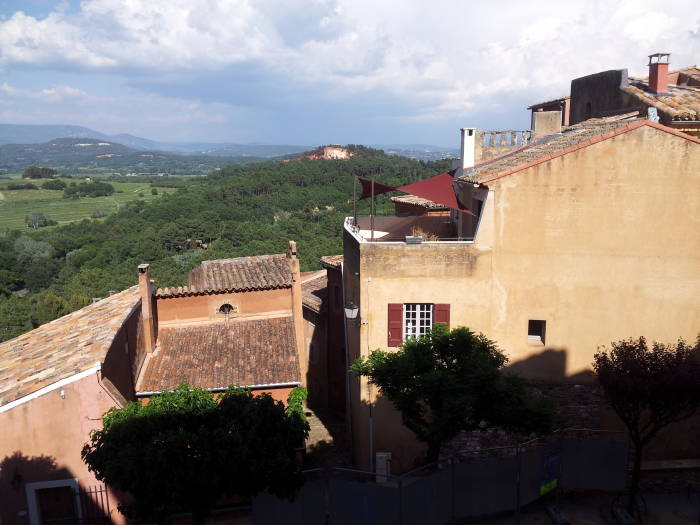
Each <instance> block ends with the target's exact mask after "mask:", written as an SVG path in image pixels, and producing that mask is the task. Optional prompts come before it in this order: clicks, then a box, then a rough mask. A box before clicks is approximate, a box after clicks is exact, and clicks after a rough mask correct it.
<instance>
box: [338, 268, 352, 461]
mask: <svg viewBox="0 0 700 525" xmlns="http://www.w3.org/2000/svg"><path fill="white" fill-rule="evenodd" d="M340 281H341V284H342V285H343V286H342V290H343V307H345V303H346V302H347V297H346V295H345V261H343V262H341V263H340ZM343 332H344V335H345V423H346V427H347V430H346V434H347V436H346V437H347V439H348V442H349V443H350V450H354V447H353V432H352V405H351V403H350V352H349V346H348V319H347V317H345V310H344V309H343Z"/></svg>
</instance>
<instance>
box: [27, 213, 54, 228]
mask: <svg viewBox="0 0 700 525" xmlns="http://www.w3.org/2000/svg"><path fill="white" fill-rule="evenodd" d="M24 221H25V222H26V223H27V226H29V227H30V228H34V229H35V230H36V229H37V228H43V227H44V226H54V225H55V224H58V223H57V222H56V221H52V220H51V219H49V218H47V217H46V216H45V215H44V214H43V213H39V212H36V211H35V212H34V213H30V214H29V215H27V216H25V217H24Z"/></svg>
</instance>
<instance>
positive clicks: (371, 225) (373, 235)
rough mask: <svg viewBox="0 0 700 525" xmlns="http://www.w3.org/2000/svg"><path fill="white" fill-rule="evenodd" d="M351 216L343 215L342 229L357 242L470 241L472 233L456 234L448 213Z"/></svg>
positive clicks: (417, 242)
mask: <svg viewBox="0 0 700 525" xmlns="http://www.w3.org/2000/svg"><path fill="white" fill-rule="evenodd" d="M373 219H374V220H372V217H367V216H364V217H358V218H357V224H356V225H355V224H354V220H353V218H352V217H347V218H346V219H345V229H346V230H347V231H348V232H349V233H350V234H352V235H353V236H354V237H355V238H356V239H357V241H358V242H372V243H404V244H425V243H436V242H439V243H444V242H452V243H454V242H470V243H471V242H473V241H474V238H473V237H458V232H457V225H456V223H455V221H454V220H453V219H452V218H451V217H450V216H449V215H446V216H427V215H419V216H408V217H395V216H391V217H384V216H374V218H373Z"/></svg>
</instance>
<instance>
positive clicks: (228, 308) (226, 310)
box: [219, 303, 235, 315]
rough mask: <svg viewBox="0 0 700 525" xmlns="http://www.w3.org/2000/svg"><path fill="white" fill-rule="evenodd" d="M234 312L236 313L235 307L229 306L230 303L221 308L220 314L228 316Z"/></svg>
mask: <svg viewBox="0 0 700 525" xmlns="http://www.w3.org/2000/svg"><path fill="white" fill-rule="evenodd" d="M234 311H235V310H234V308H233V306H231V305H230V304H228V303H226V304H222V305H221V306H220V307H219V313H220V314H226V315H228V314H231V313H233V312H234Z"/></svg>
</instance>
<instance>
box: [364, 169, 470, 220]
mask: <svg viewBox="0 0 700 525" xmlns="http://www.w3.org/2000/svg"><path fill="white" fill-rule="evenodd" d="M358 179H360V182H361V183H362V196H361V197H360V199H366V198H367V197H371V196H372V181H371V180H368V179H363V178H362V177H358ZM394 190H396V191H401V192H403V193H408V194H410V195H415V196H416V197H421V198H423V199H428V200H429V201H433V202H436V203H437V204H442V205H443V206H447V207H448V208H451V209H453V210H458V211H461V212H463V213H468V214H470V215H474V214H473V213H472V212H471V211H470V210H468V209H466V208H464V207H463V206H462V205H461V204H460V202H459V201H458V200H457V195H456V193H455V188H454V179H453V178H452V174H450V173H441V174H440V175H435V176H434V177H430V178H429V179H425V180H422V181H419V182H414V183H413V184H407V185H405V186H400V187H398V188H392V187H391V186H387V185H385V184H379V183H378V182H375V183H374V194H375V195H380V194H382V193H386V192H388V191H394Z"/></svg>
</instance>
